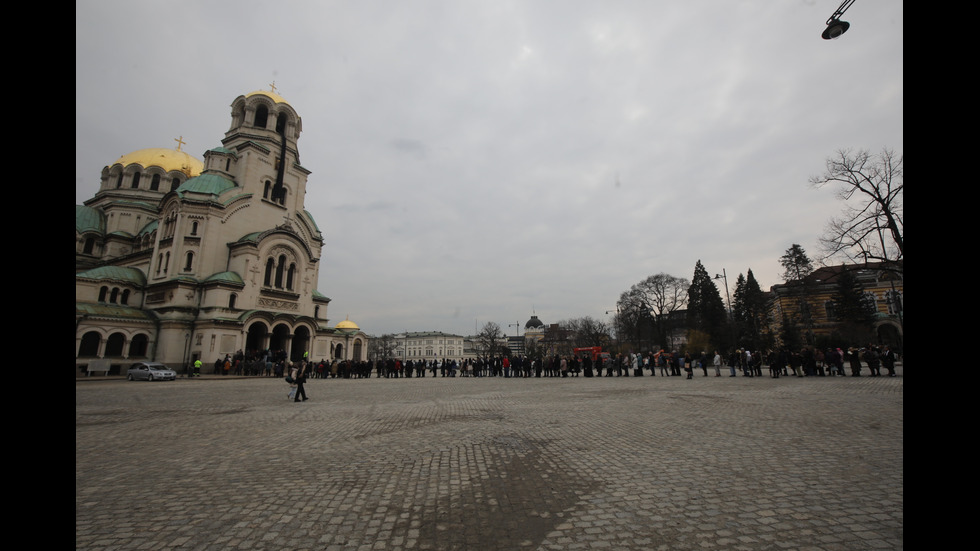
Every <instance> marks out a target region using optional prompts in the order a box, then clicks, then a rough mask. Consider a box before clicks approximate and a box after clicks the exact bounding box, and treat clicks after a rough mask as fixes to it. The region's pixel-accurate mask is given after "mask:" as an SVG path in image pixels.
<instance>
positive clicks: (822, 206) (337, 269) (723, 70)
mask: <svg viewBox="0 0 980 551" xmlns="http://www.w3.org/2000/svg"><path fill="white" fill-rule="evenodd" d="M839 5H840V2H839V0H781V1H773V0H742V1H739V0H691V1H688V2H665V1H652V0H637V1H617V0H604V1H599V0H596V1H579V0H571V1H558V0H550V1H544V0H524V1H509V0H493V1H490V0H480V1H476V0H472V1H468V0H440V1H436V0H431V1H430V0H426V1H419V0H406V1H395V0H357V1H354V0H350V1H328V0H285V1H278V2H257V1H252V0H236V1H208V2H202V1H199V0H167V1H165V2H164V1H139V2H134V1H131V0H85V1H76V4H75V8H76V10H75V18H76V29H75V31H76V32H75V36H76V39H75V42H76V49H75V101H76V104H75V151H76V154H75V159H76V162H75V165H76V166H75V200H76V203H78V204H81V203H82V202H83V201H85V200H86V199H89V198H91V197H92V196H93V195H94V194H95V192H96V191H97V190H98V184H99V176H100V173H101V170H102V168H103V167H104V166H106V165H109V164H112V163H113V162H114V161H115V160H116V159H118V158H119V157H120V156H121V155H123V154H126V153H129V152H132V151H136V150H139V149H144V148H149V147H174V146H175V145H176V142H174V140H175V139H176V138H177V137H180V136H182V137H183V140H184V142H186V145H184V148H183V149H184V151H187V152H188V153H191V154H193V155H195V156H197V157H199V158H202V159H203V156H204V152H205V151H206V150H208V149H211V148H214V147H217V146H219V145H220V144H221V139H222V138H223V137H224V133H225V131H226V130H228V128H229V126H230V123H231V108H230V105H231V102H232V101H233V100H234V99H235V98H236V97H238V96H239V95H242V94H246V93H248V92H252V91H256V90H268V89H269V84H270V83H272V82H273V81H274V82H275V85H276V88H277V92H278V93H279V94H281V95H282V96H283V97H284V98H285V99H286V100H287V101H289V103H290V104H291V105H292V106H293V107H294V108H295V109H296V111H297V112H298V113H299V115H300V116H301V117H302V118H303V133H302V135H301V136H300V140H299V151H300V159H301V162H302V164H303V166H305V167H306V168H307V169H309V170H311V171H312V174H311V175H310V177H309V182H308V191H307V196H306V208H307V210H308V211H310V212H311V213H312V214H313V216H314V217H315V219H316V221H317V223H318V224H319V226H320V229H321V230H322V231H323V233H324V235H325V238H326V243H325V246H324V248H323V256H322V262H321V267H320V281H319V290H320V292H321V293H323V294H325V295H326V296H328V297H330V298H331V299H333V300H332V302H331V303H330V307H329V314H330V318H331V324H335V323H337V322H339V321H342V320H343V319H345V318H347V317H348V316H349V318H350V319H351V321H354V322H355V323H357V324H358V325H360V327H361V328H362V329H363V330H364V331H366V332H368V333H369V334H374V335H380V334H383V333H389V332H400V331H445V332H451V333H458V334H464V335H465V334H472V333H474V332H475V331H476V329H478V328H480V327H482V326H483V325H484V324H485V323H486V322H489V321H493V322H496V323H498V324H500V326H501V327H502V328H503V329H504V330H505V332H506V333H507V334H509V335H513V334H515V333H516V332H517V331H518V328H517V327H511V325H516V324H520V326H521V328H520V331H521V334H523V325H524V323H525V322H526V321H527V320H528V319H529V317H530V316H531V314H532V313H536V314H537V315H538V317H539V318H540V319H541V320H542V321H544V322H545V323H554V322H558V321H561V320H566V319H571V318H577V317H583V316H592V317H594V318H596V319H599V320H602V321H606V322H611V319H612V318H611V315H607V314H606V312H607V311H609V310H613V309H614V308H615V306H616V301H617V299H618V298H619V295H620V293H622V292H623V291H626V290H628V289H629V288H630V286H631V285H633V284H635V283H637V282H639V281H641V280H643V279H644V278H646V277H647V276H650V275H653V274H657V273H661V272H666V273H669V274H671V275H674V276H678V277H686V278H688V279H690V278H691V277H692V275H693V273H694V266H695V263H696V262H697V261H698V260H700V261H701V262H702V263H703V264H704V265H705V267H706V268H707V270H708V272H709V273H711V274H716V273H721V272H722V270H723V269H724V270H725V271H726V272H727V274H728V283H729V286H730V288H731V289H734V284H735V279H736V277H737V276H738V274H740V273H741V274H745V273H747V271H748V270H749V269H751V270H752V272H753V274H754V275H755V277H756V278H757V279H758V280H759V282H760V284H761V285H762V286H763V288H764V289H768V288H769V287H770V286H771V285H774V284H776V283H780V282H781V278H780V273H781V271H782V270H781V268H780V266H779V257H780V256H781V255H782V254H783V252H784V251H785V250H786V249H787V248H789V247H790V246H791V245H792V244H794V243H799V244H800V245H802V246H803V247H804V248H805V249H806V250H807V251H808V252H810V253H811V257H816V256H817V253H818V251H819V249H818V245H817V239H818V237H819V235H820V233H821V231H822V229H823V228H824V226H825V224H826V222H827V221H828V219H829V218H830V217H831V216H833V215H834V214H836V213H837V212H839V211H840V208H841V204H840V203H839V202H838V201H837V199H836V198H835V196H834V193H833V192H832V191H831V190H829V189H824V190H814V189H812V188H811V187H810V186H809V185H808V180H809V178H810V177H811V176H815V175H819V174H820V173H821V172H822V171H823V169H824V164H825V160H826V159H827V157H829V156H831V155H833V154H834V152H835V151H836V150H838V149H842V148H864V149H870V150H872V151H879V150H881V149H882V148H886V147H887V148H890V149H893V150H895V151H896V152H899V153H903V152H904V144H903V140H904V134H903V121H904V117H903V101H904V86H903V32H902V27H903V3H902V2H900V1H895V0H857V1H856V2H855V3H854V5H853V6H852V7H851V8H850V9H849V10H848V11H847V13H846V14H845V16H844V17H843V19H844V20H846V21H849V22H850V23H851V27H850V30H849V31H848V32H847V34H845V35H843V36H842V37H841V38H839V39H837V40H831V41H828V40H823V39H822V38H821V37H820V33H821V32H823V30H824V28H825V21H826V20H827V18H828V17H830V15H831V14H833V13H834V11H835V10H836V9H837V8H838V6H839ZM717 283H719V290H720V292H721V295H722V298H723V299H724V298H725V290H724V284H723V282H722V281H721V280H718V281H717Z"/></svg>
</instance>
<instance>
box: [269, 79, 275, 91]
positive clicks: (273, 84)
mask: <svg viewBox="0 0 980 551" xmlns="http://www.w3.org/2000/svg"><path fill="white" fill-rule="evenodd" d="M269 87H270V88H272V93H273V94H275V93H276V81H274V80H273V81H272V84H270V85H269Z"/></svg>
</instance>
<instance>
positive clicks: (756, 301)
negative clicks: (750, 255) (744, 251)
mask: <svg viewBox="0 0 980 551" xmlns="http://www.w3.org/2000/svg"><path fill="white" fill-rule="evenodd" d="M743 294H744V296H743V301H744V303H745V304H744V307H745V324H746V326H745V329H746V331H747V334H748V337H749V341H750V342H749V345H750V346H751V347H752V348H753V350H761V349H763V348H766V347H767V344H770V343H767V342H766V338H765V337H766V334H768V332H769V308H768V306H769V305H768V300H767V298H766V294H765V293H764V292H763V291H762V287H760V286H759V282H758V281H757V280H756V279H755V275H754V274H753V273H752V269H751V268H749V271H748V273H747V274H746V276H745V288H744V293H743Z"/></svg>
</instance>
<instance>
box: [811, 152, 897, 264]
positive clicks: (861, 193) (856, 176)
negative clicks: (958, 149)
mask: <svg viewBox="0 0 980 551" xmlns="http://www.w3.org/2000/svg"><path fill="white" fill-rule="evenodd" d="M903 163H904V155H896V154H895V153H894V152H893V151H891V150H889V149H883V150H882V151H881V153H878V154H872V153H870V152H868V151H867V150H860V151H856V152H852V151H851V150H849V149H843V150H840V151H838V152H837V154H836V155H835V156H834V157H831V158H829V159H827V170H826V172H825V173H824V174H823V175H822V176H815V177H813V178H810V183H811V185H813V186H814V187H817V188H820V187H824V186H827V185H836V186H838V191H837V197H838V198H839V199H841V200H842V201H844V211H843V212H842V213H841V214H840V215H839V216H837V217H834V218H832V219H831V220H830V222H829V223H828V225H827V229H826V230H825V232H824V235H823V236H822V237H821V238H820V242H821V245H822V247H823V249H824V253H825V258H831V257H843V258H845V259H847V260H849V261H852V262H884V263H892V262H894V263H895V265H896V266H900V265H901V264H900V263H899V262H898V261H902V260H904V252H905V246H904V233H905V221H904V208H903V207H904V188H905V183H904V178H903V174H904V172H903V166H902V165H903ZM897 269H901V268H897Z"/></svg>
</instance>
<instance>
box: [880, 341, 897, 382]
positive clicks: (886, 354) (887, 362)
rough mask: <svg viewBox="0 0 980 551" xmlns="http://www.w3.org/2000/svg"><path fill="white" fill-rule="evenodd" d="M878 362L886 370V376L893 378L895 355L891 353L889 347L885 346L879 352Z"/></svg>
mask: <svg viewBox="0 0 980 551" xmlns="http://www.w3.org/2000/svg"><path fill="white" fill-rule="evenodd" d="M880 360H881V363H882V365H884V366H885V369H887V370H888V376H889V377H894V376H895V353H894V352H892V349H891V347H889V346H888V345H887V344H886V345H885V347H884V349H883V350H882V351H881V355H880Z"/></svg>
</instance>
